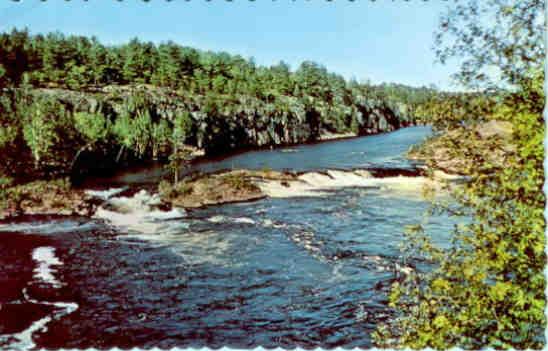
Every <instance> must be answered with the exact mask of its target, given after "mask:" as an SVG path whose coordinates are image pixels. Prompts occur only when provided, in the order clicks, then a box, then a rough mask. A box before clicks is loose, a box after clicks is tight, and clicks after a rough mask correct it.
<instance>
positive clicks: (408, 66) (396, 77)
mask: <svg viewBox="0 0 548 351" xmlns="http://www.w3.org/2000/svg"><path fill="white" fill-rule="evenodd" d="M449 4H450V2H448V1H446V0H430V1H418V0H416V1H402V0H396V1H392V0H378V1H370V0H356V1H349V0H339V1H332V2H328V1H325V0H312V1H309V0H297V1H289V0H277V1H267V0H257V1H248V0H233V1H226V0H223V1H220V0H212V1H205V0H191V1H186V0H173V1H165V0H152V1H150V2H145V1H141V0H131V1H130V0H125V1H116V0H100V1H99V0H89V1H87V2H85V1H82V0H73V1H60V0H48V1H45V2H42V1H38V0H21V1H19V2H17V1H4V2H2V3H1V4H0V31H2V32H5V31H9V30H11V29H12V28H14V27H15V28H18V29H22V28H25V27H26V28H28V29H29V31H30V32H31V34H38V33H47V32H53V31H59V32H62V33H64V34H77V35H86V36H92V35H95V36H96V37H97V38H98V39H99V40H100V41H101V42H102V43H104V44H120V43H125V42H128V41H129V40H130V39H131V38H134V37H137V38H139V39H140V40H142V41H152V42H155V43H160V42H162V41H168V40H172V41H174V42H176V43H178V44H181V45H186V46H191V47H195V48H197V49H202V50H213V51H226V52H228V53H231V54H240V55H242V56H244V57H246V58H249V57H253V58H254V59H255V62H256V63H257V64H260V65H271V64H275V63H277V62H279V61H280V60H283V61H285V62H286V63H288V64H289V65H290V66H291V68H292V69H296V68H297V67H298V65H299V64H300V63H301V62H303V61H305V60H311V61H315V62H317V63H319V64H321V65H323V66H325V67H326V68H327V69H328V70H330V71H333V72H336V73H339V74H341V75H343V76H344V77H345V78H347V79H350V78H355V79H357V80H358V81H364V80H367V79H368V80H370V81H371V82H372V83H374V84H378V83H382V82H395V83H402V84H407V85H411V86H428V85H430V84H435V85H436V86H438V87H440V88H442V89H448V90H455V89H458V87H457V86H454V85H452V84H451V80H450V75H451V74H452V73H454V72H455V71H456V69H457V62H450V63H449V64H448V65H442V64H439V63H437V64H436V63H435V54H434V50H433V49H432V47H433V34H434V31H435V29H436V28H437V25H438V19H439V16H440V14H441V13H443V12H444V11H445V8H446V7H447V6H449Z"/></svg>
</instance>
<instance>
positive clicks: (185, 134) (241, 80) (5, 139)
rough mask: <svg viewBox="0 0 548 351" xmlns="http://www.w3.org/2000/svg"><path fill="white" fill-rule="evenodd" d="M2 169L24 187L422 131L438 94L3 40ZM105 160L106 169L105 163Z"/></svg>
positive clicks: (185, 50)
mask: <svg viewBox="0 0 548 351" xmlns="http://www.w3.org/2000/svg"><path fill="white" fill-rule="evenodd" d="M0 86H1V87H2V91H3V93H2V96H1V97H0V122H1V123H2V126H3V128H2V131H1V134H0V152H1V153H2V155H3V156H4V158H5V159H6V162H4V163H3V164H2V166H1V169H0V171H1V172H3V173H4V175H5V176H9V177H15V178H17V179H18V180H23V179H24V178H25V177H23V175H26V176H28V177H31V178H32V177H34V178H36V177H38V178H40V177H50V178H51V177H56V176H62V175H67V174H71V173H81V174H85V173H87V172H88V171H91V170H92V169H91V168H93V167H96V166H97V165H100V166H101V169H100V171H105V170H106V169H112V168H119V167H120V166H119V165H122V164H124V162H135V161H140V160H152V159H160V160H166V159H167V158H168V157H169V156H170V155H172V156H173V154H175V153H176V152H174V151H176V150H180V149H181V148H180V146H181V145H182V144H184V143H186V144H191V145H194V146H198V147H200V148H203V149H205V151H206V153H207V154H218V153H224V152H226V151H228V150H231V149H241V148H253V147H266V146H272V145H274V146H276V145H284V144H296V143H303V142H310V141H317V140H320V139H321V137H322V134H323V133H326V132H327V133H350V134H351V135H365V134H373V133H378V132H382V131H390V130H394V129H397V128H399V127H402V126H407V125H411V124H414V123H416V122H418V121H419V120H420V116H421V108H420V106H421V105H422V104H424V103H426V102H427V101H429V100H430V99H431V97H432V96H434V95H436V94H438V92H437V90H436V89H435V87H421V88H413V87H408V86H404V85H400V84H380V85H372V84H371V83H369V82H363V83H358V82H357V81H355V80H350V81H348V80H345V79H344V78H343V77H342V76H340V75H337V74H335V73H332V72H329V71H328V70H327V69H326V68H325V67H323V66H321V65H319V64H317V63H314V62H311V61H306V62H303V63H302V64H301V65H300V66H299V67H298V68H297V69H296V70H291V68H290V67H289V65H287V64H285V63H284V62H280V63H278V64H276V65H272V66H270V67H263V66H259V65H257V64H255V62H254V60H253V59H252V58H249V59H245V58H243V57H241V56H238V55H230V54H228V53H225V52H218V53H216V52H209V51H208V52H205V51H200V50H197V49H193V48H190V47H185V46H180V45H178V44H175V43H173V42H166V43H160V44H154V43H150V42H141V41H139V40H138V39H133V40H131V41H130V42H129V43H127V44H123V45H116V46H105V45H103V44H101V43H100V42H99V41H98V40H97V39H96V38H95V37H92V38H86V37H83V36H65V35H63V34H61V33H49V34H46V35H42V34H37V35H31V34H30V33H29V32H28V30H26V29H23V30H18V29H13V30H12V31H11V32H6V33H2V34H0ZM97 161H99V162H97Z"/></svg>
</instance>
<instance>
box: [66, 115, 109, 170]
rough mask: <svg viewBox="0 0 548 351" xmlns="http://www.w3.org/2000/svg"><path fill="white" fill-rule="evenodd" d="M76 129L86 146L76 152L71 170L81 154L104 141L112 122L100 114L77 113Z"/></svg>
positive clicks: (75, 116) (75, 119)
mask: <svg viewBox="0 0 548 351" xmlns="http://www.w3.org/2000/svg"><path fill="white" fill-rule="evenodd" d="M73 118H74V127H75V129H76V130H77V132H78V133H79V134H80V135H81V136H82V137H83V139H84V142H85V144H84V145H83V146H82V147H81V148H80V149H78V151H76V154H75V155H74V157H73V159H72V162H71V166H70V169H71V170H72V169H73V168H74V165H75V164H76V162H77V161H78V157H79V156H80V154H81V153H82V152H83V151H85V150H86V149H89V148H91V146H92V145H94V144H95V143H97V142H99V141H103V140H105V139H106V138H107V136H108V134H109V133H110V121H109V120H108V119H106V118H105V116H103V115H102V114H100V113H88V112H76V113H75V114H74V117H73Z"/></svg>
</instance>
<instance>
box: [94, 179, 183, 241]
mask: <svg viewBox="0 0 548 351" xmlns="http://www.w3.org/2000/svg"><path fill="white" fill-rule="evenodd" d="M106 204H107V205H108V206H106V207H105V206H101V207H99V208H98V209H97V211H96V212H95V214H94V215H93V217H95V218H100V219H103V220H105V221H106V222H108V223H110V224H111V225H113V226H115V227H117V228H120V229H123V230H125V231H129V232H137V233H142V234H154V233H158V232H159V231H162V230H165V229H169V228H168V227H169V226H170V223H169V222H166V221H169V220H175V219H181V218H183V217H184V216H185V211H184V209H177V208H173V209H171V210H169V211H162V210H159V209H158V208H157V207H158V206H159V205H161V199H160V196H159V195H158V194H153V195H150V194H149V193H148V192H147V191H145V190H141V191H139V192H138V193H136V194H135V195H134V196H132V197H125V196H122V197H114V198H111V199H108V200H107V201H106ZM166 227H167V228H166ZM178 227H180V225H178Z"/></svg>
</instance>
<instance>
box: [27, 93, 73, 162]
mask: <svg viewBox="0 0 548 351" xmlns="http://www.w3.org/2000/svg"><path fill="white" fill-rule="evenodd" d="M25 112H26V113H25V123H24V124H23V136H24V138H25V141H26V143H27V145H28V146H29V148H30V150H31V152H32V157H33V159H34V169H35V170H38V169H39V168H40V164H41V162H42V161H43V159H44V158H45V156H46V155H48V153H49V151H50V150H51V148H52V147H53V145H54V144H55V143H56V142H58V141H59V138H58V135H57V132H56V127H57V126H56V121H57V120H58V119H59V118H60V117H59V115H63V114H64V113H65V111H64V109H63V107H61V106H59V105H57V104H56V103H55V102H53V101H52V100H49V99H43V100H37V101H35V102H33V103H32V105H30V106H29V107H28V109H27V110H26V111H25Z"/></svg>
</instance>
